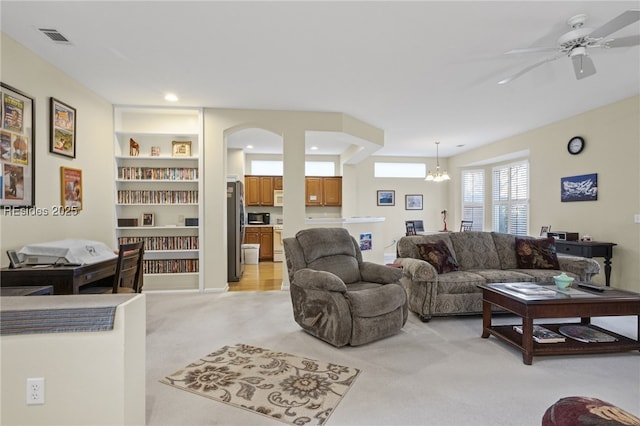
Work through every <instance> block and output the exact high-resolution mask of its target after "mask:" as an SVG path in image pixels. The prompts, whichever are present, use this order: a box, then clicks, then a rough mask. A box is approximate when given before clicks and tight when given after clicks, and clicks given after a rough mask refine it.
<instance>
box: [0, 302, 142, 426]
mask: <svg viewBox="0 0 640 426" xmlns="http://www.w3.org/2000/svg"><path fill="white" fill-rule="evenodd" d="M43 297H45V296H43ZM46 297H47V298H60V300H62V301H61V302H60V303H61V305H62V306H65V307H67V308H72V307H75V306H74V303H77V302H78V301H79V300H81V299H82V300H87V303H90V302H89V299H90V298H95V297H108V296H82V297H78V296H46ZM72 298H75V299H74V300H72ZM84 306H87V305H84ZM145 306H146V305H145V296H144V295H143V294H141V295H137V296H134V297H133V298H132V299H130V300H128V301H126V302H124V303H121V304H120V305H118V307H117V308H116V313H115V319H114V325H113V330H111V331H99V332H79V333H45V334H22V335H10V336H2V338H1V339H0V344H1V345H2V389H1V390H2V401H1V402H2V417H1V422H0V423H2V424H3V425H29V426H35V425H67V426H71V425H78V426H85V425H94V426H97V425H105V426H106V425H143V424H144V423H145V415H146V413H145V362H146V361H145V335H146V307H145ZM78 307H81V306H80V305H78ZM32 377H33V378H35V377H42V378H44V379H45V403H44V404H43V405H26V392H25V390H26V379H27V378H32Z"/></svg>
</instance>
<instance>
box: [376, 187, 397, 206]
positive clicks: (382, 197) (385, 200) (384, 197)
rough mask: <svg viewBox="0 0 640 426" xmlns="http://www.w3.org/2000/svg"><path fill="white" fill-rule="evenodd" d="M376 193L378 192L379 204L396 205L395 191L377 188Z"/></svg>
mask: <svg viewBox="0 0 640 426" xmlns="http://www.w3.org/2000/svg"><path fill="white" fill-rule="evenodd" d="M377 194H378V205H379V206H395V205H396V191H393V190H388V191H387V190H378V193H377Z"/></svg>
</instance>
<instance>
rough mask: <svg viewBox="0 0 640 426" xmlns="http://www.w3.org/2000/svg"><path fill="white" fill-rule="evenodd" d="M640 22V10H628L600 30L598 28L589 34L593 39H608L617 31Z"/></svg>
mask: <svg viewBox="0 0 640 426" xmlns="http://www.w3.org/2000/svg"><path fill="white" fill-rule="evenodd" d="M638 20H640V10H627V11H626V12H623V13H622V14H621V15H619V16H617V17H615V18H613V19H612V20H610V21H609V22H607V23H606V24H604V25H603V26H601V27H600V28H596V29H595V30H593V31H592V32H591V34H589V37H591V38H601V37H606V36H608V35H609V34H613V33H615V32H616V31H618V30H620V29H622V28H624V27H626V26H627V25H631V24H633V23H634V22H636V21H638Z"/></svg>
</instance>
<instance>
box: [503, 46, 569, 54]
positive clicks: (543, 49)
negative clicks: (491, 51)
mask: <svg viewBox="0 0 640 426" xmlns="http://www.w3.org/2000/svg"><path fill="white" fill-rule="evenodd" d="M557 50H558V48H557V47H529V48H525V49H513V50H510V51H508V52H505V53H504V54H505V55H518V54H521V53H542V52H555V51H557Z"/></svg>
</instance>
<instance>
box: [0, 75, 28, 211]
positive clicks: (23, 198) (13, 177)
mask: <svg viewBox="0 0 640 426" xmlns="http://www.w3.org/2000/svg"><path fill="white" fill-rule="evenodd" d="M0 99H1V100H2V102H1V106H0V108H1V109H0V117H1V118H2V128H1V129H0V165H1V167H2V176H1V177H0V188H2V191H0V205H1V206H3V207H10V208H26V207H33V206H35V193H36V179H35V173H36V167H35V158H36V157H35V152H34V139H35V128H34V121H35V120H34V117H35V105H34V100H33V98H32V97H30V96H28V95H26V94H25V93H23V92H21V91H19V90H18V89H14V88H13V87H11V86H7V85H6V84H4V83H0Z"/></svg>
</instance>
